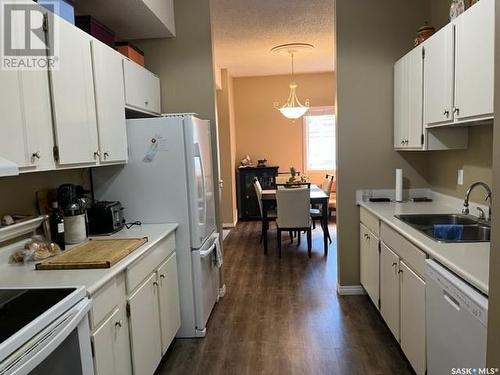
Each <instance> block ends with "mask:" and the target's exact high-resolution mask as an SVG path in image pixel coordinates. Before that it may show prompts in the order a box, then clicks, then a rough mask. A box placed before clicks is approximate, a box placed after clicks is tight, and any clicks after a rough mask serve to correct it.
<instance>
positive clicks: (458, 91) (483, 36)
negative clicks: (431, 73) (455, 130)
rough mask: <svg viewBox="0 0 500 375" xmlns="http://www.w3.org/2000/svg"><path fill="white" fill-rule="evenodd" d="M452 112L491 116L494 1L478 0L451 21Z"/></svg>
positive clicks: (460, 117)
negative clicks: (453, 86) (453, 27)
mask: <svg viewBox="0 0 500 375" xmlns="http://www.w3.org/2000/svg"><path fill="white" fill-rule="evenodd" d="M454 23H455V30H456V43H455V115H456V118H457V120H459V121H462V120H463V121H467V120H481V119H486V118H492V117H493V112H494V111H493V91H494V52H495V41H494V38H495V1H494V0H481V1H479V2H478V3H476V4H474V5H473V6H472V7H471V8H470V9H468V10H467V11H466V12H465V13H464V14H462V15H461V16H460V17H458V18H457V19H456V20H455V21H454Z"/></svg>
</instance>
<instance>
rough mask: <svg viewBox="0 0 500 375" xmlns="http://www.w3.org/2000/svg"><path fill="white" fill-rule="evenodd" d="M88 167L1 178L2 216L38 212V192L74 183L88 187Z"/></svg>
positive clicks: (0, 203) (0, 208) (0, 200)
mask: <svg viewBox="0 0 500 375" xmlns="http://www.w3.org/2000/svg"><path fill="white" fill-rule="evenodd" d="M88 181H89V179H88V169H73V170H64V171H51V172H35V173H26V174H22V175H20V176H12V177H2V178H0V216H3V215H6V214H38V209H37V203H36V192H37V191H38V190H45V189H55V188H57V187H58V186H59V185H62V184H66V183H72V184H77V185H84V186H86V187H88V186H89V185H88Z"/></svg>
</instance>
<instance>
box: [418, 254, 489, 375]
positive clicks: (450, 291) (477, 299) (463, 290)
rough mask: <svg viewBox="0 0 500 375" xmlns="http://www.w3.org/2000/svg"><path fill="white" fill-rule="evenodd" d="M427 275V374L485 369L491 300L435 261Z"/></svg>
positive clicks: (429, 261) (431, 263)
mask: <svg viewBox="0 0 500 375" xmlns="http://www.w3.org/2000/svg"><path fill="white" fill-rule="evenodd" d="M426 275H427V277H426V297H425V299H426V322H427V374H428V375H442V374H451V373H452V369H457V368H460V369H463V368H467V369H469V368H470V369H479V368H484V367H485V366H486V322H487V318H488V298H487V297H485V296H484V295H483V294H481V293H480V292H478V291H477V290H476V289H474V288H473V287H471V286H470V285H469V284H467V283H466V282H464V281H463V280H462V279H460V278H459V277H457V276H455V275H454V274H453V273H451V272H450V271H448V270H447V269H446V268H444V267H443V266H441V265H440V264H438V263H437V262H435V261H433V260H427V263H426Z"/></svg>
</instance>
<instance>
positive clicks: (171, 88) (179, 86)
mask: <svg viewBox="0 0 500 375" xmlns="http://www.w3.org/2000/svg"><path fill="white" fill-rule="evenodd" d="M174 7H175V25H176V37H175V38H166V39H149V40H141V41H136V42H135V43H136V44H137V46H138V47H139V48H140V49H141V50H143V51H144V54H145V58H146V66H147V67H148V68H149V69H150V70H151V71H153V72H155V73H156V74H157V75H158V76H159V77H160V79H161V102H162V111H163V112H196V113H197V114H198V115H199V117H201V118H203V119H207V120H210V123H211V125H212V145H213V148H214V150H213V156H214V160H215V163H214V167H215V171H214V174H215V176H214V188H215V191H217V192H218V194H216V195H215V196H216V215H217V218H218V220H217V221H218V227H219V230H220V229H221V226H222V225H221V212H220V209H219V207H220V205H219V202H220V195H219V193H220V191H219V189H218V179H219V177H218V176H219V163H218V149H217V145H218V132H217V126H216V109H215V108H216V107H215V106H216V98H215V86H214V69H213V57H212V30H211V23H210V0H182V1H175V2H174Z"/></svg>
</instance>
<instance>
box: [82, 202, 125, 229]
mask: <svg viewBox="0 0 500 375" xmlns="http://www.w3.org/2000/svg"><path fill="white" fill-rule="evenodd" d="M87 215H88V223H89V234H90V235H104V234H112V233H115V232H118V231H119V230H120V229H122V228H123V226H124V225H125V219H124V218H123V207H122V204H121V203H120V202H118V201H116V202H109V201H100V202H96V203H94V204H93V205H92V207H90V208H89V209H88V210H87Z"/></svg>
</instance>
